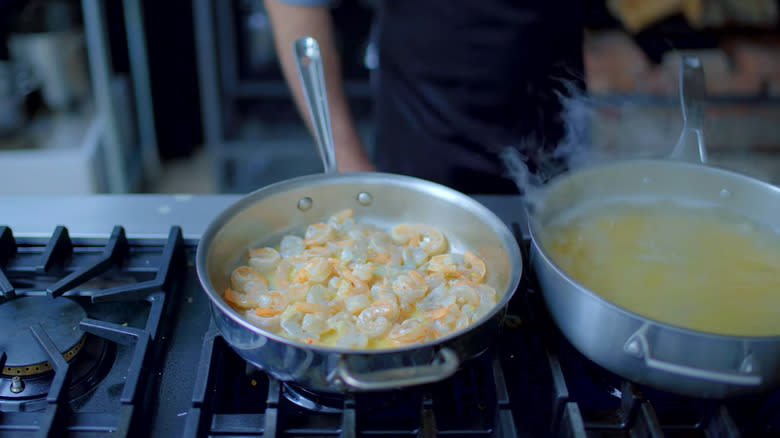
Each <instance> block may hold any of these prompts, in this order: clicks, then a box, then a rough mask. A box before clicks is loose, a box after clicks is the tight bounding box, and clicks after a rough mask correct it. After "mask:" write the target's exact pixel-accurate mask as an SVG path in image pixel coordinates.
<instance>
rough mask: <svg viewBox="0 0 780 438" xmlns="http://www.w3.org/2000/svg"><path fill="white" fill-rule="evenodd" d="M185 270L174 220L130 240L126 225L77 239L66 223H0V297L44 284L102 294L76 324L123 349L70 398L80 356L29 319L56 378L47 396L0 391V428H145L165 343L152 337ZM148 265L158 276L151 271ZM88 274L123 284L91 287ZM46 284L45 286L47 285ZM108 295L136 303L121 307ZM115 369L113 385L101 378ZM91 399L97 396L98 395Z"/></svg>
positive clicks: (89, 299)
mask: <svg viewBox="0 0 780 438" xmlns="http://www.w3.org/2000/svg"><path fill="white" fill-rule="evenodd" d="M153 254H154V255H153ZM152 262H156V264H154V263H152ZM186 272H187V260H186V255H185V252H184V242H183V238H182V232H181V229H180V228H179V227H172V228H171V230H170V232H169V234H168V237H167V238H166V239H164V240H162V241H160V239H128V238H127V237H126V234H125V230H124V229H123V228H122V227H120V226H117V227H114V228H113V230H112V233H111V235H110V237H109V238H108V239H71V237H70V236H69V233H68V230H67V228H65V227H63V226H60V227H57V228H56V229H55V231H54V232H53V234H52V236H51V238H49V239H47V240H45V241H44V240H42V239H38V238H26V239H17V238H14V236H13V233H12V231H11V229H10V228H8V227H0V292H2V296H0V303H2V302H4V301H8V300H13V299H16V298H20V297H24V296H27V295H31V296H36V295H40V294H42V293H43V294H48V295H49V296H50V297H51V298H52V299H58V297H61V296H66V297H69V298H71V299H74V300H77V301H79V302H81V303H82V304H83V305H85V306H89V305H90V303H91V304H92V305H95V304H96V303H104V304H98V305H99V306H103V308H100V307H94V306H93V307H87V309H88V314H89V316H90V317H87V318H84V319H83V320H82V321H81V322H80V323H79V327H80V328H81V329H82V330H83V331H84V332H86V333H88V335H87V336H96V337H98V338H101V339H105V340H107V341H109V342H108V344H115V345H118V346H121V349H122V353H121V354H120V353H117V358H116V361H114V362H113V363H112V364H111V365H110V366H109V367H110V371H106V372H105V374H103V375H102V377H91V379H92V380H93V381H95V380H97V381H98V382H93V383H96V386H95V387H94V388H93V389H92V390H90V391H89V392H88V393H87V394H85V395H83V396H80V397H79V398H78V399H71V398H70V397H69V392H70V385H71V383H72V382H71V379H72V378H73V375H72V374H73V372H72V369H73V366H72V365H73V364H72V363H69V362H68V361H67V360H65V358H63V355H62V353H61V352H60V351H59V349H58V347H57V346H56V345H55V344H54V342H52V340H51V337H50V335H49V334H48V333H47V330H46V329H44V328H43V327H42V326H41V325H40V324H39V325H33V326H31V327H30V330H31V332H32V334H33V337H34V338H35V340H36V341H37V343H38V344H39V345H40V347H41V349H42V350H43V351H44V352H45V353H46V357H47V358H48V361H49V363H50V364H51V365H52V368H53V371H52V372H51V376H50V379H51V383H50V384H49V387H48V392H47V394H46V396H45V400H43V401H42V402H43V405H41V403H38V402H37V401H36V400H24V399H22V401H21V402H13V403H12V402H9V401H7V400H5V399H0V408H4V409H0V411H2V412H0V436H5V435H6V434H11V435H13V436H28V435H29V436H46V437H49V436H63V437H65V436H67V437H81V436H84V437H91V436H97V435H101V436H102V435H104V434H111V435H112V436H117V437H127V436H137V435H138V434H141V435H143V434H144V433H145V432H144V431H145V430H146V428H147V427H148V424H146V423H148V422H144V421H143V419H141V418H140V415H141V413H143V412H145V407H146V406H145V405H146V402H147V401H148V399H149V397H150V393H151V391H150V383H151V381H153V380H154V378H155V376H152V375H151V374H153V373H151V372H150V370H152V369H154V368H155V365H154V364H155V361H156V359H155V358H158V357H160V355H161V354H162V352H163V345H162V344H161V343H160V342H154V341H155V339H156V338H157V337H158V336H160V333H158V332H159V331H160V322H161V320H162V319H163V318H164V317H165V316H166V315H167V313H168V312H170V311H171V305H170V304H169V302H170V301H172V300H171V299H167V298H168V297H167V296H168V295H169V294H170V293H172V290H173V288H174V287H175V285H176V284H178V282H179V281H180V280H181V277H182V276H183V275H184V274H185V273H186ZM106 273H109V274H110V275H108V277H106V278H107V279H103V280H101V275H102V274H106ZM149 274H153V278H151V279H147V278H148V277H149ZM90 282H91V283H93V284H101V282H103V283H107V284H115V283H122V285H120V286H115V287H108V288H100V287H97V288H92V287H90V286H89V285H90ZM128 282H129V283H130V284H127V283H128ZM41 284H47V286H46V287H45V288H42V287H41V286H40V285H41ZM41 289H44V292H41ZM62 299H64V298H62ZM111 303H131V305H130V306H126V307H127V309H125V310H124V311H121V312H116V308H115V307H111V306H114V305H113V304H111ZM141 303H144V304H143V305H142V306H141ZM139 309H143V311H140V312H139V311H138V310H139ZM147 309H148V310H147ZM89 310H94V313H95V314H94V315H93V313H92V312H90V311H89ZM111 315H122V316H121V318H125V319H126V321H132V323H128V322H126V321H125V322H120V321H110V320H107V319H106V320H104V318H110V317H111ZM116 318H120V316H116ZM101 342H103V341H101ZM112 354H113V353H112ZM120 356H121V357H122V358H123V359H121V360H120ZM76 359H78V356H77V357H76ZM76 359H74V360H76ZM6 361H7V357H6V354H5V352H3V351H0V369H3V366H4V363H5V362H6ZM109 363H110V362H109ZM154 374H156V373H154ZM106 376H108V377H106ZM112 376H113V381H112V384H111V385H108V387H106V386H107V385H97V383H99V380H100V379H103V378H105V379H109V377H112ZM38 379H40V378H38ZM98 388H102V389H98ZM117 388H121V394H120V395H119V396H118V397H115V398H116V402H111V401H110V400H112V396H111V392H112V391H116V390H117ZM104 392H105V393H104ZM22 394H23V393H22ZM91 398H95V399H98V398H100V400H99V402H98V401H97V400H96V401H94V402H92V403H91V400H90V399H91ZM33 402H35V403H33ZM96 407H101V408H104V409H102V410H100V409H94V408H96ZM82 408H83V409H82Z"/></svg>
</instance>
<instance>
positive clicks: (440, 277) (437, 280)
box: [425, 272, 447, 289]
mask: <svg viewBox="0 0 780 438" xmlns="http://www.w3.org/2000/svg"><path fill="white" fill-rule="evenodd" d="M425 283H427V284H428V287H430V288H431V289H435V288H437V287H439V286H442V285H446V284H447V279H446V278H445V277H444V274H442V273H440V272H433V273H429V274H428V275H426V276H425Z"/></svg>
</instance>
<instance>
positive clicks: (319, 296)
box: [306, 284, 333, 307]
mask: <svg viewBox="0 0 780 438" xmlns="http://www.w3.org/2000/svg"><path fill="white" fill-rule="evenodd" d="M332 298H333V294H332V293H331V291H329V290H328V288H326V287H325V286H323V285H321V284H315V285H314V286H312V287H311V289H309V293H308V294H306V301H307V302H309V303H318V304H321V305H323V306H325V307H328V304H329V302H330V300H331V299H332Z"/></svg>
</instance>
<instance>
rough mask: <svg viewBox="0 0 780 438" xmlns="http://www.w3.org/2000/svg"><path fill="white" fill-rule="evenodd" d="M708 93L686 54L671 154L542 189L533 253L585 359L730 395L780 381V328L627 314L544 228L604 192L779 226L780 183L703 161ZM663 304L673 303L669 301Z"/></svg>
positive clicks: (588, 171) (573, 176) (547, 297)
mask: <svg viewBox="0 0 780 438" xmlns="http://www.w3.org/2000/svg"><path fill="white" fill-rule="evenodd" d="M704 94H705V93H704V72H703V69H702V66H701V62H700V61H699V60H698V59H697V58H693V57H686V58H684V59H683V60H682V63H681V67H680V97H681V101H682V107H683V116H684V128H683V132H682V135H681V137H680V141H679V142H678V144H677V146H676V147H675V148H674V151H673V152H672V156H671V157H670V158H669V159H658V160H644V159H643V160H625V161H618V162H613V163H608V164H599V165H595V166H593V167H589V168H584V169H580V170H574V171H570V172H568V173H565V174H562V175H559V176H558V177H557V178H554V179H553V180H552V181H551V182H550V183H549V184H548V185H547V186H546V187H544V188H543V189H542V193H541V197H540V200H539V203H538V204H535V208H533V211H532V214H530V215H529V228H530V234H531V238H532V248H531V254H530V258H531V263H532V265H533V267H534V270H535V273H536V275H537V277H538V279H539V283H540V288H541V291H542V295H543V297H544V301H545V303H546V306H547V308H548V309H549V312H550V314H551V316H552V318H553V319H554V321H555V323H556V324H557V326H558V327H559V328H560V330H561V332H562V333H563V335H564V336H565V337H566V338H567V339H568V340H569V341H570V342H571V344H572V345H573V346H574V347H575V348H576V349H578V350H579V351H580V352H581V353H583V354H584V355H585V356H586V357H588V358H589V359H591V360H592V361H594V362H596V363H597V364H599V365H601V366H602V367H604V368H606V369H608V370H610V371H612V372H614V373H616V374H618V375H621V376H623V377H625V378H628V379H630V380H632V381H635V382H638V383H640V384H645V385H647V386H649V387H652V388H656V389H661V390H665V391H669V392H672V393H677V394H682V395H687V396H695V397H705V398H725V397H730V396H736V395H741V394H747V393H757V392H763V391H767V390H769V389H771V388H773V387H776V386H777V385H778V383H780V333H773V334H769V335H766V336H764V335H761V336H752V335H751V336H742V335H740V336H732V335H723V334H718V333H714V332H710V331H702V330H693V329H690V328H686V327H681V326H680V325H679V324H672V323H670V322H667V321H664V320H663V318H655V317H654V318H649V317H646V316H643V315H642V314H641V312H634V311H629V310H627V309H626V308H625V306H618V305H616V304H615V303H614V302H612V301H610V300H607V299H605V298H603V297H602V296H601V295H599V294H598V293H596V292H598V291H594V290H589V289H588V288H586V287H584V286H583V285H582V284H580V283H578V282H577V281H575V280H574V279H573V278H572V276H570V275H569V274H568V273H567V272H565V271H564V270H563V269H562V268H561V265H560V264H559V263H556V259H555V258H554V257H553V256H552V255H551V251H550V250H549V248H548V247H546V242H549V241H548V240H546V239H548V238H551V237H554V236H549V235H548V234H547V232H548V231H549V229H550V224H551V223H552V222H553V221H554V219H555V218H558V217H561V216H563V215H566V214H567V213H569V212H571V211H573V209H577V208H583V206H586V205H592V204H594V203H598V202H604V201H603V200H605V199H622V200H628V201H630V202H631V201H637V202H641V201H642V200H644V199H648V198H654V199H665V200H681V201H683V202H691V203H692V204H696V205H704V206H713V207H717V208H724V209H726V210H728V211H731V212H735V213H738V214H740V215H743V216H746V217H748V218H750V219H752V220H754V221H755V222H757V223H760V224H764V225H766V226H768V227H769V229H774V230H780V188H778V187H775V186H773V185H771V184H768V183H766V182H762V181H760V180H757V179H754V178H751V177H748V176H746V175H743V174H740V173H736V172H732V171H728V170H724V169H720V168H716V167H712V166H709V165H707V164H706V148H705V143H704V135H703V130H702V121H703V111H702V99H701V98H702V97H703V95H704ZM688 139H695V140H696V141H695V142H690V141H685V140H688ZM727 250H728V249H727ZM776 292H777V293H778V294H780V290H778V291H776ZM737 293H739V291H736V290H735V291H734V294H737ZM666 304H668V306H670V307H672V306H675V302H673V301H672V302H669V303H666ZM775 310H776V311H778V312H780V309H775ZM778 314H779V315H780V313H778Z"/></svg>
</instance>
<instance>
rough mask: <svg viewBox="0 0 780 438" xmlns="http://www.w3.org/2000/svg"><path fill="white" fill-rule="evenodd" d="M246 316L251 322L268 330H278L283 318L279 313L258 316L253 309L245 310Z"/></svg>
mask: <svg viewBox="0 0 780 438" xmlns="http://www.w3.org/2000/svg"><path fill="white" fill-rule="evenodd" d="M244 316H245V317H246V319H247V320H248V321H249V322H251V323H252V324H254V325H256V326H258V327H260V328H264V329H268V330H278V329H279V328H280V326H279V323H280V322H281V318H280V317H279V315H276V316H269V317H264V316H257V315H256V314H255V312H254V311H253V310H247V311H246V312H244Z"/></svg>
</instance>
